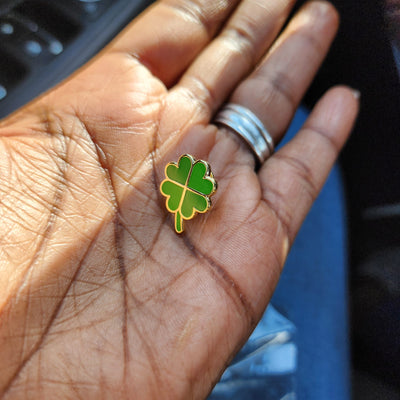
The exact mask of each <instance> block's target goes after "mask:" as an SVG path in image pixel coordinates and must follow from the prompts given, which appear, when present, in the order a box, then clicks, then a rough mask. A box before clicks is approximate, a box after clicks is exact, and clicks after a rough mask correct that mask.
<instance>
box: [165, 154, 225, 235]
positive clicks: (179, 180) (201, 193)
mask: <svg viewBox="0 0 400 400" xmlns="http://www.w3.org/2000/svg"><path fill="white" fill-rule="evenodd" d="M216 190H217V182H216V181H215V179H214V176H213V174H212V172H211V168H210V165H209V164H208V163H207V162H206V161H203V160H195V159H194V157H193V156H191V155H189V154H184V155H183V156H181V157H180V158H179V161H178V163H175V162H171V163H168V164H167V165H166V167H165V179H164V180H163V181H162V182H161V185H160V191H161V193H162V195H163V196H165V197H166V198H167V200H166V207H167V210H168V211H169V212H171V213H173V214H175V231H176V232H177V233H182V232H183V230H184V226H183V222H184V220H185V219H186V220H189V219H192V218H193V217H194V216H195V215H196V214H197V213H206V212H207V211H208V210H209V209H210V207H211V199H210V196H212V195H213V194H214V193H215V191H216Z"/></svg>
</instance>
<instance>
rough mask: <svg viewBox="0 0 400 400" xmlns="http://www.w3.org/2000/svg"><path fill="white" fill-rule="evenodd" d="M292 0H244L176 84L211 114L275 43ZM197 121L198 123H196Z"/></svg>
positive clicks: (197, 105)
mask: <svg viewBox="0 0 400 400" xmlns="http://www.w3.org/2000/svg"><path fill="white" fill-rule="evenodd" d="M293 3H294V1H293V0H276V1H273V2H261V1H245V2H243V3H242V4H241V5H240V6H239V7H238V9H237V10H236V11H235V14H234V15H233V16H232V18H231V19H230V20H229V22H228V23H227V25H226V27H225V28H224V30H223V31H222V32H221V34H220V35H219V36H218V37H217V38H216V39H215V40H214V41H213V42H212V43H211V44H210V45H209V46H208V47H207V48H206V49H205V50H204V51H203V53H202V54H200V56H199V57H198V59H197V60H196V61H195V62H194V63H193V64H192V65H191V67H190V68H189V69H188V71H187V72H186V73H185V74H184V75H183V77H182V79H181V81H180V82H179V84H178V85H177V90H179V91H180V92H185V91H186V92H187V93H188V94H189V97H190V98H191V99H197V103H196V104H195V107H196V108H198V107H199V106H202V107H203V109H204V111H205V113H203V116H205V118H206V119H207V118H209V117H210V115H211V114H212V113H213V112H214V111H215V110H216V109H217V108H218V107H219V106H220V104H221V102H222V101H224V100H225V99H226V97H227V96H228V95H229V94H230V93H231V91H232V90H233V88H234V87H235V86H236V85H237V83H238V82H239V81H240V79H242V78H243V76H245V75H246V74H247V73H249V72H250V71H251V69H252V68H253V67H254V65H255V64H256V63H257V62H258V61H259V59H260V58H261V57H262V55H263V54H264V53H265V51H266V50H267V48H268V47H269V46H270V45H271V43H272V42H273V41H274V39H275V37H276V35H277V34H278V32H279V30H280V29H281V27H282V25H283V24H284V22H285V20H286V18H287V16H288V14H289V12H290V10H291V8H292V6H293ZM199 122H200V121H199Z"/></svg>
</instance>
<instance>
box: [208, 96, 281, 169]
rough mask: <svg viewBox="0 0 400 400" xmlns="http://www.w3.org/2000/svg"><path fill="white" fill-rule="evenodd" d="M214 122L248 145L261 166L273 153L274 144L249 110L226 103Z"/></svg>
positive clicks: (261, 124)
mask: <svg viewBox="0 0 400 400" xmlns="http://www.w3.org/2000/svg"><path fill="white" fill-rule="evenodd" d="M214 122H215V123H217V124H220V125H224V126H227V127H228V128H230V129H232V130H233V131H234V132H236V133H237V134H238V135H239V136H241V137H242V138H243V139H244V140H245V142H246V143H247V144H248V146H249V147H250V149H251V150H252V151H253V153H254V155H255V156H256V158H257V161H258V162H259V164H260V165H261V164H262V163H264V161H265V160H266V159H267V158H268V157H269V156H270V155H271V154H272V153H273V152H274V142H273V140H272V137H271V135H270V134H269V133H268V131H267V130H266V129H265V127H264V125H263V123H262V122H261V121H260V120H259V119H258V117H257V116H256V115H255V114H253V113H252V112H251V111H250V110H249V109H247V108H245V107H243V106H240V105H239V104H233V103H228V104H225V105H224V107H222V109H221V110H220V111H219V112H218V114H217V115H216V116H215V119H214Z"/></svg>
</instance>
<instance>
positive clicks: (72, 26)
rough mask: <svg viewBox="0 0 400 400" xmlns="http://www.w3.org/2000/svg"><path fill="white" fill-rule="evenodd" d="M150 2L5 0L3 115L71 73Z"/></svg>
mask: <svg viewBox="0 0 400 400" xmlns="http://www.w3.org/2000/svg"><path fill="white" fill-rule="evenodd" d="M150 3H152V0H134V1H132V0H91V1H88V0H70V1H68V2H61V1H52V0H2V2H1V4H0V97H2V96H1V92H2V93H3V95H4V93H5V91H6V92H7V94H6V95H5V97H4V98H2V99H0V118H1V117H5V116H6V115H8V114H9V113H11V112H12V111H14V110H15V109H17V108H19V107H20V106H22V105H23V104H25V103H27V102H28V101H29V100H31V99H32V98H34V97H35V96H37V95H38V94H39V93H41V92H43V91H45V90H47V89H48V88H49V87H51V86H53V85H55V84H56V83H58V82H59V81H60V80H62V79H63V78H65V77H67V76H68V75H70V74H71V73H72V72H73V71H74V70H76V69H77V68H78V67H79V66H81V65H82V64H84V63H85V62H86V61H88V60H89V59H90V58H91V57H93V55H94V54H96V53H97V52H98V51H99V50H100V49H101V48H102V47H104V45H105V44H107V43H108V42H109V41H110V40H111V39H112V38H113V37H114V36H115V35H116V34H117V33H118V32H119V31H120V30H121V29H122V28H123V27H124V26H125V25H126V24H127V23H128V22H129V21H130V20H131V19H132V18H134V17H135V16H136V15H137V14H138V13H139V12H141V11H142V10H143V9H144V8H145V7H147V6H148V5H149V4H150ZM10 29H11V32H10ZM4 89H5V90H4Z"/></svg>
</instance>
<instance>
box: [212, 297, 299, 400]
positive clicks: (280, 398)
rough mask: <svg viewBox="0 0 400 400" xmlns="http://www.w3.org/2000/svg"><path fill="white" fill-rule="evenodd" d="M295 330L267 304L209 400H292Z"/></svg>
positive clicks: (295, 357)
mask: <svg viewBox="0 0 400 400" xmlns="http://www.w3.org/2000/svg"><path fill="white" fill-rule="evenodd" d="M295 333H296V328H295V327H294V325H293V324H292V323H291V322H290V321H289V320H288V319H286V318H284V317H283V316H282V315H281V314H279V313H278V312H277V311H276V310H275V309H274V308H273V307H272V306H271V305H270V306H269V307H268V308H267V311H266V312H265V313H264V316H263V317H262V319H261V321H260V323H259V324H258V325H257V327H256V329H255V330H254V332H253V334H252V335H251V336H250V338H249V340H248V341H247V343H246V344H245V345H244V347H243V348H242V350H241V351H240V352H239V354H238V355H237V356H236V357H235V359H234V360H233V362H232V364H231V365H230V366H229V368H228V369H227V370H226V371H225V372H224V374H223V375H222V378H221V380H220V382H219V383H218V384H217V385H216V387H215V388H214V390H213V392H212V393H211V395H210V396H209V400H228V399H240V400H260V399H268V400H294V399H296V395H295V373H296V368H297V346H296V343H295Z"/></svg>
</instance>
